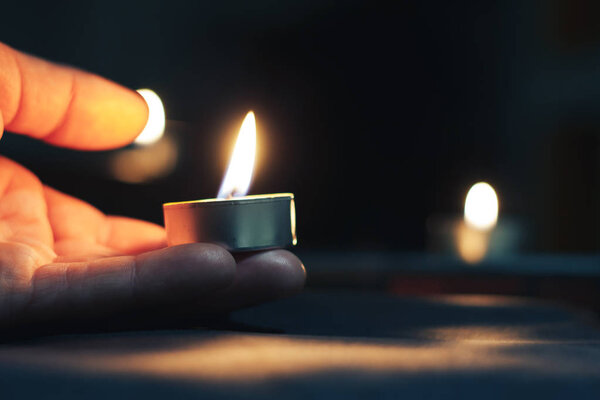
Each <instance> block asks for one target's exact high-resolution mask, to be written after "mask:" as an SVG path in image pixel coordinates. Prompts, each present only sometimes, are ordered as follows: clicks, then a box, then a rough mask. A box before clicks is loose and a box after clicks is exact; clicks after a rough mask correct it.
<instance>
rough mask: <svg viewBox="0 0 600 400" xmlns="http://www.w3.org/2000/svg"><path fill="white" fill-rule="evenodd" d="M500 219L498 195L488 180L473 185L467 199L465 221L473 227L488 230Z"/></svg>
mask: <svg viewBox="0 0 600 400" xmlns="http://www.w3.org/2000/svg"><path fill="white" fill-rule="evenodd" d="M497 221H498V196H496V191H495V190H494V188H493V187H491V186H490V185H489V184H488V183H486V182H478V183H476V184H474V185H473V186H471V189H469V192H468V193H467V198H466V199H465V222H466V223H467V224H468V225H470V226H472V227H473V228H477V229H481V230H487V229H492V228H493V227H494V226H496V222H497Z"/></svg>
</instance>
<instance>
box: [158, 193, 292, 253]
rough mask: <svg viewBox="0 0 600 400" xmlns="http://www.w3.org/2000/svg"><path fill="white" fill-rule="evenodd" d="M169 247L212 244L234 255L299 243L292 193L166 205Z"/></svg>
mask: <svg viewBox="0 0 600 400" xmlns="http://www.w3.org/2000/svg"><path fill="white" fill-rule="evenodd" d="M163 212H164V218H165V228H166V230H167V241H168V244H169V246H174V245H178V244H184V243H194V242H208V243H215V244H218V245H220V246H223V247H225V248H226V249H227V250H229V251H232V252H240V251H252V250H261V249H271V248H281V247H290V246H293V245H295V244H296V242H297V240H296V210H295V205H294V195H293V194H292V193H277V194H265V195H255V196H244V197H237V198H231V199H207V200H196V201H182V202H175V203H165V204H163Z"/></svg>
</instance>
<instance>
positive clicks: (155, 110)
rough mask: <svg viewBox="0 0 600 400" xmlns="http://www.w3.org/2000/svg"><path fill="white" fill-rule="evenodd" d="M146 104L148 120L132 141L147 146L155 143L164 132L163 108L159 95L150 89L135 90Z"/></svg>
mask: <svg viewBox="0 0 600 400" xmlns="http://www.w3.org/2000/svg"><path fill="white" fill-rule="evenodd" d="M137 92H138V93H139V94H140V95H141V96H142V97H143V98H144V100H145V101H146V104H147V105H148V121H147V122H146V126H145V127H144V130H142V133H140V134H139V135H138V137H137V138H136V139H135V141H134V143H135V144H139V145H143V146H147V145H150V144H152V143H156V142H157V141H158V140H159V139H160V138H161V137H162V136H163V134H164V133H165V108H164V106H163V103H162V101H161V100H160V97H158V95H157V94H156V93H154V92H153V91H152V90H150V89H139V90H138V91H137Z"/></svg>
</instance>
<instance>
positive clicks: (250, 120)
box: [217, 111, 256, 199]
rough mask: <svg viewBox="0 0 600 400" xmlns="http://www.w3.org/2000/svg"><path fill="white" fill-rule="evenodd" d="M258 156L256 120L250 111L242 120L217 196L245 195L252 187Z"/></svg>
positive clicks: (221, 197) (224, 197) (222, 197)
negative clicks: (255, 162)
mask: <svg viewBox="0 0 600 400" xmlns="http://www.w3.org/2000/svg"><path fill="white" fill-rule="evenodd" d="M255 157H256V120H255V118H254V113H253V112H252V111H249V112H248V114H247V115H246V118H244V122H242V127H241V128H240V133H239V135H238V138H237V141H236V143H235V147H234V149H233V153H232V155H231V160H230V161H229V166H228V167H227V172H226V173H225V177H224V178H223V182H222V183H221V188H220V189H219V194H218V195H217V198H219V199H226V198H230V197H239V196H245V195H246V194H247V193H248V189H249V188H250V182H251V181H252V172H253V170H254V159H255Z"/></svg>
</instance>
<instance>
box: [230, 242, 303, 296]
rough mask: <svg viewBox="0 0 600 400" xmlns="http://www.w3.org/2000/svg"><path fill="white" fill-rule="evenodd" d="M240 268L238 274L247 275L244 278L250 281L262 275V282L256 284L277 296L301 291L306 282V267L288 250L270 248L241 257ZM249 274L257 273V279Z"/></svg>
mask: <svg viewBox="0 0 600 400" xmlns="http://www.w3.org/2000/svg"><path fill="white" fill-rule="evenodd" d="M238 270H239V271H238V274H240V275H242V274H243V275H246V276H244V279H245V280H246V279H247V280H248V281H254V280H255V279H257V277H260V278H261V281H262V282H261V283H258V282H254V284H258V285H259V286H263V288H262V289H263V290H264V291H265V292H266V293H270V294H271V295H274V296H275V297H284V296H291V295H293V294H296V293H299V292H300V291H302V288H303V287H304V284H305V282H306V269H305V268H304V265H303V264H302V261H300V259H299V258H298V257H296V255H294V254H293V253H291V252H289V251H287V250H281V249H278V250H270V251H265V252H260V253H256V254H254V255H251V256H248V257H244V258H243V259H241V258H240V260H239V261H238ZM242 270H245V271H242ZM244 272H245V273H244ZM249 274H255V277H254V278H255V279H252V277H248V276H247V275H249ZM248 278H250V279H248ZM265 286H266V287H265Z"/></svg>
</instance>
